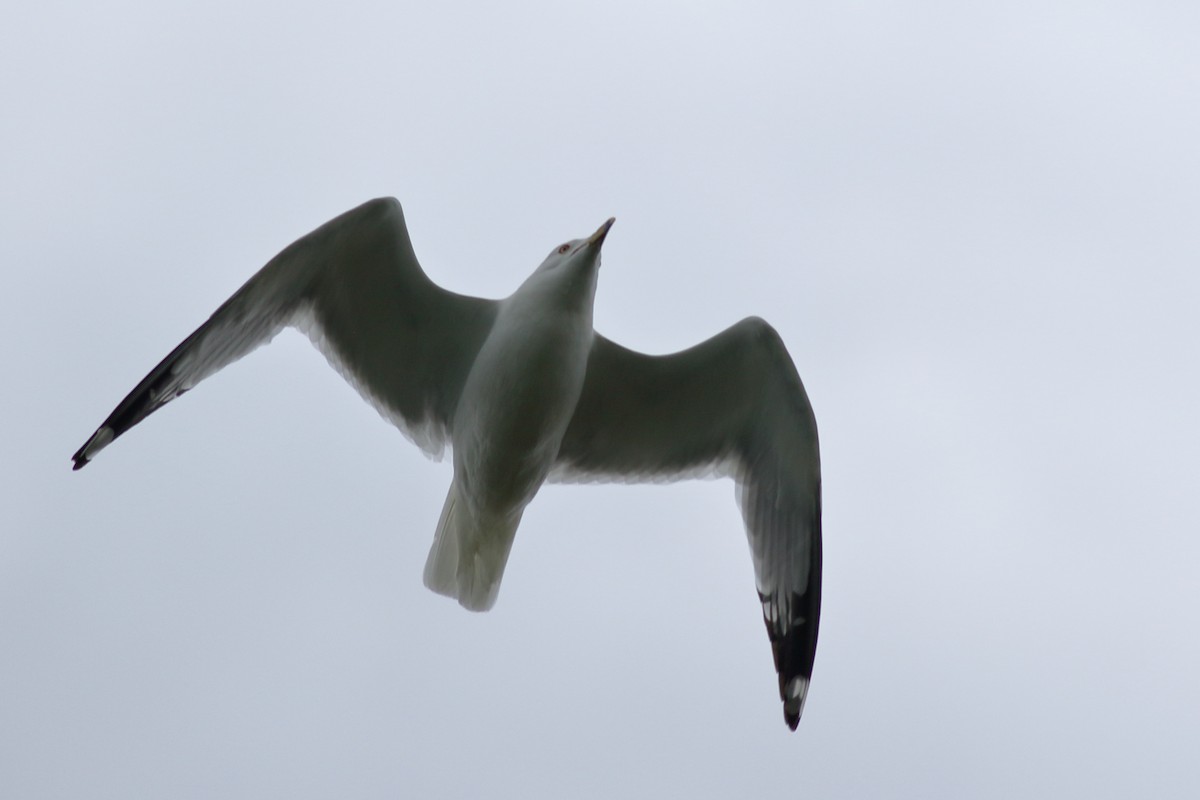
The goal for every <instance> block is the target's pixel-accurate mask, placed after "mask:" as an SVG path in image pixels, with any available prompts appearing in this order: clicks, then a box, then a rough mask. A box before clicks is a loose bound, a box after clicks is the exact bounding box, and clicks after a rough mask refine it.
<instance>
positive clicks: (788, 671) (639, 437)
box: [551, 318, 821, 728]
mask: <svg viewBox="0 0 1200 800" xmlns="http://www.w3.org/2000/svg"><path fill="white" fill-rule="evenodd" d="M712 472H717V473H722V474H730V475H733V477H734V478H735V480H736V482H737V486H738V500H739V504H740V506H741V509H742V515H743V519H744V520H745V523H746V533H747V536H748V538H749V541H750V549H751V555H752V557H753V562H754V570H755V578H756V583H757V586H758V591H759V598H760V601H761V602H762V605H763V617H764V620H765V621H766V624H767V631H768V634H769V636H770V639H771V644H772V649H773V652H774V655H775V664H776V670H777V672H778V673H779V688H780V695H781V698H782V699H783V701H784V716H785V719H786V721H787V723H788V725H789V726H790V727H792V728H795V727H796V723H797V722H798V720H799V717H800V713H801V711H802V709H803V703H804V698H805V694H806V692H807V688H808V682H809V679H810V678H811V675H812V664H813V658H814V656H815V653H816V642H817V630H818V625H819V616H820V602H821V468H820V453H819V449H818V442H817V427H816V420H815V417H814V416H813V411H812V407H811V406H810V404H809V402H808V396H807V394H806V393H805V391H804V386H803V384H802V383H801V381H800V377H799V375H798V374H797V372H796V368H795V365H794V364H793V363H792V359H791V357H790V356H789V355H788V353H787V350H786V348H785V347H784V346H783V342H782V341H781V340H780V338H779V336H778V334H777V333H776V332H775V330H774V329H773V328H771V326H770V325H768V324H767V323H765V322H763V321H762V320H760V319H756V318H750V319H746V320H743V321H741V322H739V323H738V324H736V325H734V326H733V327H731V328H729V329H728V330H726V331H724V332H723V333H720V334H718V335H716V336H714V337H712V338H711V339H708V340H707V341H705V342H702V343H701V344H698V345H696V346H695V347H692V348H690V349H688V350H684V351H682V352H679V353H675V354H673V355H666V356H650V355H645V354H642V353H637V352H634V351H632V350H629V349H627V348H624V347H621V346H620V345H618V344H614V343H613V342H611V341H609V340H608V339H605V338H604V337H602V336H600V335H598V334H597V336H596V338H595V342H594V344H593V347H592V352H591V355H590V357H589V360H588V371H587V377H586V379H585V381H584V388H583V393H582V396H581V397H580V400H579V403H578V405H577V407H576V411H575V416H574V418H573V419H572V420H571V424H570V426H569V427H568V429H567V432H566V435H565V436H564V438H563V443H562V446H561V448H560V450H559V455H558V463H557V464H556V467H555V472H554V474H552V476H551V478H552V479H553V480H559V481H577V480H618V481H631V480H634V481H636V480H664V479H665V480H671V479H674V478H681V477H691V476H694V475H697V474H704V473H712Z"/></svg>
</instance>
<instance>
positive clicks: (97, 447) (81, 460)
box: [71, 425, 117, 471]
mask: <svg viewBox="0 0 1200 800" xmlns="http://www.w3.org/2000/svg"><path fill="white" fill-rule="evenodd" d="M115 438H117V437H116V434H114V433H113V429H112V428H110V427H108V426H107V425H101V426H100V429H99V430H97V431H96V432H95V433H93V434H92V438H90V439H88V440H87V442H86V443H85V444H84V445H83V447H81V448H79V450H78V451H77V452H76V453H75V455H73V456H71V460H72V461H74V462H75V463H74V465H73V466H72V467H71V470H72V471H74V470H79V469H83V468H84V467H85V466H87V465H88V464H89V463H90V462H91V460H92V457H93V456H95V455H96V453H99V452H100V451H101V450H103V449H104V448H105V447H107V446H108V445H109V443H111V442H112V440H113V439H115Z"/></svg>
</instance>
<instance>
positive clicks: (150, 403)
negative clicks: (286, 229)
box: [74, 198, 496, 469]
mask: <svg viewBox="0 0 1200 800" xmlns="http://www.w3.org/2000/svg"><path fill="white" fill-rule="evenodd" d="M495 315H496V304H495V302H493V301H490V300H482V299H479V298H475V297H465V296H463V295H457V294H454V293H452V292H447V291H445V290H444V289H441V288H439V287H438V286H437V285H436V284H434V283H433V282H432V281H431V280H429V278H428V277H427V276H426V275H425V273H424V272H422V271H421V266H420V264H418V263H417V258H416V255H414V253H413V249H412V244H411V242H410V241H409V238H408V231H407V229H406V228H405V225H404V213H403V212H402V211H401V209H400V204H399V203H398V202H396V201H395V200H394V199H391V198H386V199H378V200H371V201H369V202H367V203H364V204H363V205H361V206H359V207H358V208H355V209H353V210H351V211H348V212H346V213H345V214H342V215H341V216H339V217H337V218H335V219H333V220H331V221H330V222H327V223H326V224H324V225H322V226H321V227H320V228H317V229H316V230H315V231H313V232H312V233H310V234H308V235H307V236H304V237H303V238H301V239H299V240H297V241H296V242H294V243H292V244H291V245H289V246H288V247H287V248H286V249H284V250H283V251H282V252H281V253H279V255H277V256H275V257H274V258H273V259H271V261H270V262H268V263H267V265H266V266H265V267H263V268H262V269H261V270H259V272H258V273H257V274H256V275H255V276H254V277H252V278H251V279H250V280H249V281H247V282H246V284H245V285H244V286H243V287H242V288H241V289H239V290H238V291H237V292H236V293H235V294H234V295H233V297H231V298H229V300H227V301H226V302H225V303H224V304H223V305H222V306H221V307H220V308H218V309H217V310H216V312H215V313H214V314H213V315H212V316H211V317H210V318H209V319H208V321H207V322H205V323H204V324H203V325H201V326H200V327H199V328H198V329H197V330H196V331H195V332H194V333H193V334H192V335H191V336H189V337H188V338H187V339H185V340H184V341H183V342H182V343H181V344H180V345H179V346H178V347H176V348H175V349H174V350H172V351H171V354H170V355H168V356H167V357H166V358H165V359H163V361H162V362H161V363H160V364H159V365H158V366H157V367H155V368H154V369H153V370H152V371H151V372H150V374H149V375H147V376H146V377H145V378H143V379H142V382H141V383H139V384H138V385H137V387H135V388H134V390H133V391H132V392H130V393H129V395H128V396H127V397H126V398H125V399H124V400H122V401H121V403H120V405H118V406H117V407H116V409H115V410H114V411H113V412H112V413H111V414H110V415H109V416H108V419H106V420H105V421H104V423H103V424H102V425H101V426H100V427H99V428H98V429H97V430H96V432H95V433H94V434H92V436H91V438H90V439H88V440H87V443H86V444H84V445H83V447H81V448H80V449H79V451H78V452H77V453H76V454H75V455H74V461H75V467H74V468H75V469H79V468H80V467H83V466H84V465H85V464H87V463H88V462H89V461H90V460H91V459H92V458H93V457H94V456H95V455H96V453H97V452H99V451H100V450H101V449H103V448H104V447H105V446H106V445H108V444H109V443H110V442H112V441H113V440H114V439H116V438H117V437H118V436H120V435H121V434H123V433H124V432H125V431H127V430H129V429H130V428H132V427H133V426H134V425H136V424H137V423H139V422H141V421H142V420H143V419H145V418H146V417H147V416H149V415H150V414H152V413H154V412H155V411H157V410H158V409H160V408H162V407H163V406H164V405H166V404H167V403H169V402H170V401H171V400H174V399H175V398H176V397H178V396H179V395H181V394H183V393H184V392H186V391H188V390H189V389H191V388H192V387H193V386H195V385H196V384H198V383H199V382H200V381H202V380H204V379H205V378H207V377H208V376H209V375H212V374H213V373H215V372H216V371H217V370H219V369H221V368H222V367H224V366H225V365H227V364H230V363H232V362H233V361H236V360H237V359H239V358H241V357H242V356H244V355H246V354H247V353H249V352H250V351H251V350H254V349H255V348H257V347H259V346H260V345H263V344H266V343H267V342H269V341H270V340H271V339H272V338H273V337H274V336H275V335H276V334H277V333H279V331H281V330H282V329H283V328H284V327H286V326H289V325H291V326H294V327H297V328H299V329H301V330H303V331H304V332H305V333H307V334H308V336H309V338H311V339H312V340H313V342H314V344H316V345H317V347H318V348H320V350H321V351H322V352H323V353H324V354H325V356H326V358H328V359H329V362H330V363H331V364H332V365H333V366H334V367H335V368H336V369H337V370H338V371H339V372H340V373H341V374H342V375H343V376H344V377H345V378H346V379H347V380H348V381H349V382H350V383H351V384H353V385H354V386H355V388H357V389H358V391H359V392H360V393H361V394H362V395H363V397H364V398H365V399H367V400H368V401H369V402H370V403H372V404H373V405H374V406H375V407H376V408H378V409H379V411H380V412H381V413H382V414H384V415H385V416H386V417H387V418H388V419H390V420H391V421H392V422H393V423H394V424H396V425H397V427H399V428H400V429H401V430H402V431H404V432H405V433H406V434H407V435H408V436H409V437H410V438H411V439H412V440H413V441H414V442H415V443H417V445H418V446H420V447H421V448H422V449H423V450H425V451H426V452H428V453H430V454H431V455H440V454H441V452H442V450H443V448H444V445H445V443H446V441H447V439H448V430H449V425H450V422H451V420H452V419H453V417H454V410H455V407H456V405H457V403H458V397H459V394H460V392H461V389H462V385H463V382H464V381H465V380H466V376H467V373H468V371H469V370H470V367H471V364H472V362H473V361H474V359H475V355H476V353H477V352H478V351H479V348H480V346H481V345H482V343H483V340H484V338H486V336H487V333H488V331H489V330H490V329H491V326H492V321H493V320H494V319H495Z"/></svg>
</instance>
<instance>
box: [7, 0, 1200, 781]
mask: <svg viewBox="0 0 1200 800" xmlns="http://www.w3.org/2000/svg"><path fill="white" fill-rule="evenodd" d="M1198 53H1200V11H1198V10H1197V6H1196V5H1195V4H1194V3H1182V2H1146V0H1138V2H1059V3H1053V4H1049V3H1045V2H1023V1H1022V0H1016V1H1014V0H1007V1H1006V2H1003V3H992V2H983V3H971V4H947V3H933V2H907V3H878V2H860V3H839V4H827V3H822V4H816V3H807V2H805V3H764V2H739V3H706V2H695V3H684V2H644V0H639V1H638V2H621V0H612V1H610V2H606V3H604V4H596V5H591V6H587V7H585V6H582V5H576V4H565V3H558V2H544V3H521V2H518V3H508V4H482V3H480V4H464V3H455V2H447V3H439V4H433V3H404V2H389V3H353V2H345V3H338V4H329V5H328V6H325V5H322V6H317V5H312V4H305V3H295V2H288V3H283V2H275V3H254V2H250V3H247V2H243V0H238V2H219V1H218V2H213V1H212V0H205V2H202V3H201V2H193V3H149V2H113V3H103V4H93V3H80V2H41V3H20V4H15V5H13V7H12V8H8V9H6V11H5V24H4V30H3V32H2V33H0V92H2V96H3V102H4V107H5V109H6V110H5V112H4V113H3V115H2V116H0V269H2V270H3V271H2V273H0V275H2V276H3V283H4V290H3V292H0V303H2V304H3V313H2V314H0V357H2V362H0V363H2V364H3V367H4V372H5V374H6V376H7V381H6V384H5V387H4V391H3V392H0V414H2V418H3V419H4V420H5V421H6V426H5V433H4V441H5V446H4V457H3V458H0V481H2V483H3V486H4V489H3V502H2V503H0V796H3V797H11V798H27V799H29V800H34V799H36V798H81V797H87V798H103V797H113V798H133V797H147V798H149V797H171V798H208V797H224V798H263V797H289V798H328V797H362V798H382V797H421V796H430V797H451V798H453V797H478V796H484V795H486V796H492V797H513V798H517V797H522V798H523V797H538V796H541V797H583V798H587V797H597V798H608V797H614V796H619V797H764V796H774V797H822V798H872V799H874V798H914V797H921V798H956V799H957V798H968V797H969V798H1013V797H1024V798H1042V797H1045V798H1058V797H1089V798H1118V797H1134V796H1139V797H1156V798H1185V797H1186V798H1191V797H1195V796H1196V794H1197V793H1198V792H1200V774H1198V771H1197V767H1196V761H1195V759H1196V754H1197V752H1198V749H1197V745H1200V682H1198V681H1197V680H1196V676H1197V674H1200V602H1197V599H1196V588H1197V585H1198V577H1200V542H1198V539H1197V531H1198V530H1200V502H1198V499H1197V498H1198V493H1197V478H1198V477H1200V475H1198V471H1200V470H1198V467H1197V464H1198V461H1200V426H1198V425H1197V424H1196V421H1195V413H1196V412H1195V410H1196V408H1197V407H1198V406H1200V380H1198V378H1197V338H1198V335H1200V322H1198V321H1197V306H1198V304H1200V303H1198V301H1200V271H1198V270H1197V253H1200V226H1198V225H1197V219H1198V216H1200V148H1198V147H1197V144H1196V143H1197V142H1200V102H1198V97H1200V56H1198V55H1197V54H1198ZM380 195H394V196H396V197H397V198H399V199H400V201H401V202H402V203H403V205H404V208H405V212H406V216H407V219H408V224H409V229H410V232H411V235H412V239H413V242H414V245H415V248H416V251H417V254H418V257H419V258H420V259H421V262H422V264H423V265H424V267H425V269H426V271H427V272H428V273H429V275H430V276H431V277H432V278H433V279H434V280H436V281H437V282H439V283H440V284H442V285H444V286H446V287H448V288H451V289H454V290H457V291H460V292H466V293H471V294H476V295H481V296H486V297H501V296H504V295H507V294H508V293H509V292H511V291H512V290H513V289H515V288H516V286H517V285H518V284H519V283H520V282H521V281H522V280H523V279H524V277H525V276H526V275H527V274H528V273H529V272H530V271H531V270H532V269H533V268H534V267H535V266H536V265H537V264H538V263H539V262H540V261H541V259H542V258H543V256H544V255H545V253H546V252H547V251H548V250H549V249H550V248H551V247H553V246H554V245H556V244H558V243H559V242H561V241H562V240H564V239H566V238H571V237H576V236H582V235H586V234H588V233H590V232H591V231H593V230H594V229H595V228H596V226H597V225H598V224H599V223H600V222H602V221H603V220H604V219H605V218H607V217H608V216H610V215H615V216H616V217H617V223H616V226H615V227H614V229H613V231H612V234H611V235H610V236H609V239H608V241H607V243H606V244H605V251H604V253H605V258H604V268H603V270H602V272H601V278H600V286H599V290H598V293H597V298H596V310H595V319H596V326H597V328H598V329H599V330H600V331H602V332H603V333H604V334H605V335H607V336H609V337H610V338H613V339H615V340H617V341H619V342H621V343H623V344H626V345H628V346H631V347H634V348H636V349H640V350H643V351H648V352H668V351H673V350H677V349H681V348H683V347H686V346H688V345H691V344H693V343H695V342H697V341H699V340H701V339H703V338H705V337H707V336H709V335H711V334H713V333H716V332H717V331H720V330H722V329H724V328H725V327H727V326H728V325H730V324H732V323H733V322H735V321H737V320H738V319H740V318H742V317H745V316H748V315H751V314H755V315H759V316H762V317H764V318H766V319H767V320H769V321H770V322H771V323H772V324H773V325H774V326H775V327H776V328H777V329H778V330H779V332H780V334H781V335H782V337H783V339H784V341H785V342H786V343H787V345H788V347H789V349H790V351H791V353H792V356H793V358H794V359H795V361H796V364H797V366H798V368H799V370H800V373H801V375H802V376H803V379H804V381H805V384H806V386H807V389H808V393H809V396H810V398H811V400H812V403H813V405H814V407H815V409H816V413H817V418H818V422H819V425H820V432H821V447H822V455H823V474H824V501H825V502H824V505H825V518H824V522H825V524H824V529H825V579H824V590H825V595H824V606H823V617H822V621H821V641H820V647H819V649H818V653H817V662H816V669H815V672H814V675H813V683H812V688H811V692H810V694H809V700H808V705H807V708H806V711H805V715H804V718H803V719H802V721H801V724H800V728H799V730H798V731H797V732H796V733H794V734H792V733H790V732H789V731H788V730H787V728H786V727H785V726H784V723H783V719H782V714H781V711H780V703H779V700H778V695H777V684H776V678H775V674H774V671H773V667H772V663H771V655H770V648H769V644H768V642H767V638H766V634H765V631H764V629H763V624H762V620H761V616H760V611H759V607H758V603H757V598H756V596H755V592H754V585H753V578H752V571H751V564H750V557H749V550H748V547H747V545H746V542H745V538H744V534H743V532H742V526H741V520H740V518H739V515H738V511H737V508H736V504H735V502H734V496H733V490H732V487H731V485H729V484H728V483H727V482H696V483H688V484H679V485H674V486H669V487H664V486H651V487H628V486H616V487H597V486H578V487H576V486H550V487H547V488H546V489H544V490H543V491H542V492H541V494H539V495H538V497H537V499H536V500H535V501H534V503H533V504H532V505H531V506H530V508H529V509H528V510H527V512H526V514H525V517H524V521H523V523H522V526H521V529H520V533H519V534H518V537H517V542H516V545H515V547H514V550H513V554H512V559H511V561H510V563H509V566H508V570H507V573H506V577H505V582H504V586H503V590H502V591H501V594H500V599H499V602H498V604H497V606H496V608H495V609H494V610H493V611H492V612H490V613H488V614H485V615H474V614H470V613H468V612H465V611H463V610H462V609H460V608H459V607H458V606H457V604H455V603H453V602H451V601H449V600H446V599H444V598H441V597H438V596H436V595H434V594H432V593H430V592H428V591H427V590H425V589H424V588H423V586H422V584H421V570H422V567H423V565H424V561H425V555H426V552H427V550H428V547H429V544H430V542H431V541H432V535H433V530H434V526H435V524H436V521H437V516H438V513H439V511H440V510H441V506H442V500H443V498H444V495H445V491H446V487H447V485H448V484H449V481H450V466H449V463H448V462H443V463H431V462H429V461H427V460H426V459H425V458H424V457H423V456H422V455H421V454H420V453H419V452H418V451H417V450H416V448H414V447H412V446H411V445H410V444H409V443H408V442H406V441H405V440H404V438H403V437H402V436H401V435H400V434H399V433H398V432H397V431H395V430H394V429H392V428H390V427H389V426H388V425H387V424H385V423H384V422H383V421H382V420H381V419H380V418H379V417H378V415H377V414H376V413H375V411H374V410H372V409H371V408H370V407H369V406H368V405H367V404H365V403H363V402H361V400H359V399H358V397H357V396H356V394H355V393H354V391H353V390H352V389H351V388H350V387H349V386H347V385H345V384H344V383H343V382H342V381H341V380H340V379H339V378H338V377H337V375H336V373H334V372H333V371H331V370H330V369H329V368H328V367H327V365H326V364H325V362H324V359H323V358H322V357H321V356H320V355H319V354H318V353H317V352H316V351H315V350H314V349H313V348H312V347H311V346H310V345H309V344H308V342H307V340H305V339H304V338H303V337H302V336H301V335H299V334H297V333H295V332H290V331H289V332H286V333H284V334H282V335H281V336H280V337H279V338H278V339H276V341H275V342H274V343H273V344H272V345H271V346H270V347H269V348H266V349H264V350H260V351H258V352H256V353H254V354H253V355H252V356H250V357H248V358H247V359H245V360H244V361H241V362H238V363H237V364H235V365H234V366H233V367H231V368H229V369H227V370H226V371H224V372H222V373H221V374H219V375H218V376H216V377H215V378H212V379H210V380H209V381H208V382H206V383H205V384H204V385H203V386H202V387H200V388H199V389H197V390H196V391H195V392H193V393H191V394H189V395H188V396H187V397H186V398H184V399H183V400H181V401H179V402H177V403H175V404H172V406H171V407H169V408H168V409H166V410H164V411H162V412H160V413H159V414H156V415H155V416H154V417H153V418H152V419H150V420H148V421H147V422H146V423H145V424H143V425H142V426H140V427H138V428H137V429H135V430H134V431H132V432H131V433H129V434H128V435H127V436H125V437H124V438H122V439H121V441H120V442H118V443H117V444H116V445H114V446H113V447H111V448H109V449H108V450H105V451H104V453H103V454H102V455H101V456H100V457H99V458H98V459H97V460H96V462H95V463H94V464H93V465H91V466H89V467H88V469H86V470H84V471H83V472H80V473H72V472H71V470H70V455H71V454H72V453H73V452H74V451H75V449H76V448H77V447H79V445H81V444H82V443H83V441H84V440H85V439H86V438H87V437H88V435H89V434H91V432H92V431H93V430H94V429H95V427H96V426H97V425H98V424H99V423H100V422H101V421H102V420H103V419H104V417H105V416H106V415H107V414H108V412H109V411H110V410H111V409H112V408H113V406H115V405H116V403H117V402H118V401H119V400H120V399H121V398H122V397H123V396H124V395H125V394H126V392H128V391H129V390H130V389H131V388H132V387H133V386H134V385H135V384H136V382H137V381H138V380H139V379H140V378H141V377H142V376H143V375H144V374H145V373H146V372H147V371H148V370H149V369H150V368H151V367H153V366H154V365H155V364H156V363H157V362H158V361H159V359H160V358H162V357H163V356H164V355H166V353H167V352H169V351H170V349H171V348H172V347H174V345H175V344H176V343H177V342H179V341H180V340H181V339H182V338H183V337H184V336H186V335H187V334H188V333H190V332H191V331H192V329H193V328H195V327H196V326H197V325H198V324H199V323H201V322H202V321H203V320H204V319H205V318H206V317H207V316H208V314H209V313H211V312H212V311H213V310H214V309H215V308H216V307H217V305H219V304H220V302H221V301H223V300H224V299H225V298H226V297H227V296H228V295H229V294H231V293H232V292H233V291H234V290H235V289H236V288H237V287H238V286H240V285H241V283H242V282H243V281H244V280H246V279H247V278H248V277H249V276H250V275H251V274H252V273H253V272H254V271H255V270H257V269H258V268H259V266H261V265H262V264H263V263H265V262H266V261H267V259H269V258H270V257H271V256H272V255H273V254H274V253H276V252H277V251H278V250H280V249H281V248H282V247H283V246H285V245H287V244H288V243H289V242H291V241H292V240H294V239H295V238H297V237H298V236H300V235H302V234H304V233H306V232H307V231H309V230H311V229H312V228H314V227H316V226H317V225H319V224H320V223H322V222H324V221H325V220H327V219H329V218H331V217H333V216H335V215H336V214H338V213H340V212H342V211H344V210H346V209H348V208H351V207H353V206H355V205H357V204H358V203H360V202H362V201H364V200H366V199H369V198H371V197H376V196H380Z"/></svg>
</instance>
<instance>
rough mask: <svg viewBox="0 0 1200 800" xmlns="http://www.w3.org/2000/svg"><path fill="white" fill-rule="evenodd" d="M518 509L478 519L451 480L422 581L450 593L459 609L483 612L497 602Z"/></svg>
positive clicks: (514, 531)
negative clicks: (502, 515) (505, 515)
mask: <svg viewBox="0 0 1200 800" xmlns="http://www.w3.org/2000/svg"><path fill="white" fill-rule="evenodd" d="M520 522H521V512H517V513H516V514H515V515H514V516H513V517H509V518H502V519H498V520H491V519H489V520H479V519H475V518H474V516H473V515H472V514H471V513H470V512H469V511H468V510H467V508H466V507H465V506H464V505H463V503H461V502H460V499H459V496H458V487H457V484H451V485H450V491H449V492H448V493H447V495H446V503H445V505H443V506H442V515H441V518H439V519H438V525H437V533H435V534H434V538H433V546H432V547H431V548H430V549H429V558H428V559H427V560H426V561H425V575H424V579H425V586H426V587H428V588H429V589H430V590H432V591H434V592H437V593H438V594H441V595H445V596H447V597H453V598H454V599H456V600H458V602H459V604H460V605H461V606H462V607H463V608H467V609H469V610H471V611H487V610H488V609H489V608H491V607H492V606H493V605H495V603H496V596H497V595H498V594H499V593H500V580H501V579H502V578H503V577H504V567H505V565H506V564H507V563H508V554H509V553H510V552H511V551H512V544H513V539H514V538H515V537H516V533H517V526H518V525H519V524H520Z"/></svg>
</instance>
